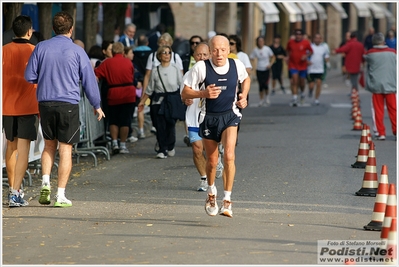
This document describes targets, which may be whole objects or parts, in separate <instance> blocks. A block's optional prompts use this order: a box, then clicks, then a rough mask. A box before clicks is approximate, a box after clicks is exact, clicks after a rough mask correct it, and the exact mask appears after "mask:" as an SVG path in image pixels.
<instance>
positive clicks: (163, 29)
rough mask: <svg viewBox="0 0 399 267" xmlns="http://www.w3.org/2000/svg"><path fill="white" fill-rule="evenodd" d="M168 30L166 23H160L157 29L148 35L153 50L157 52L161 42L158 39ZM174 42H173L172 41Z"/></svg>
mask: <svg viewBox="0 0 399 267" xmlns="http://www.w3.org/2000/svg"><path fill="white" fill-rule="evenodd" d="M165 32H166V27H165V25H164V24H162V23H159V24H158V25H157V26H156V27H155V31H152V32H150V34H149V35H148V42H149V44H148V46H149V47H150V48H151V50H152V51H153V52H154V53H156V52H157V50H158V47H159V45H160V44H159V42H158V39H159V38H160V37H161V36H162V34H164V33H165ZM172 43H173V42H172Z"/></svg>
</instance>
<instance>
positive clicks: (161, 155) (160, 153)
mask: <svg viewBox="0 0 399 267" xmlns="http://www.w3.org/2000/svg"><path fill="white" fill-rule="evenodd" d="M167 157H168V156H166V155H165V154H164V153H162V152H159V153H158V154H157V158H159V159H166V158H167Z"/></svg>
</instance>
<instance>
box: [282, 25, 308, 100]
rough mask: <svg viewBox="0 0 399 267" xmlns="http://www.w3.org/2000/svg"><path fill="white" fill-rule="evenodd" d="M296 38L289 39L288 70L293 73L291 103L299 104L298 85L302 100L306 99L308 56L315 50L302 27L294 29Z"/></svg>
mask: <svg viewBox="0 0 399 267" xmlns="http://www.w3.org/2000/svg"><path fill="white" fill-rule="evenodd" d="M294 35H295V37H294V39H291V40H289V41H288V44H287V49H286V50H287V55H288V70H289V72H290V74H291V78H292V84H291V91H292V102H291V105H292V106H293V107H296V106H297V105H298V87H299V89H300V91H301V102H303V100H304V99H305V94H304V91H305V78H306V76H307V68H308V58H309V57H310V56H311V55H312V53H313V50H312V46H311V45H310V42H309V41H308V40H307V39H305V38H304V37H303V35H304V34H303V31H302V29H296V30H295V31H294Z"/></svg>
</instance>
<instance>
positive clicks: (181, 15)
mask: <svg viewBox="0 0 399 267" xmlns="http://www.w3.org/2000/svg"><path fill="white" fill-rule="evenodd" d="M169 5H170V8H171V9H172V12H173V15H174V19H175V33H176V35H177V34H180V35H181V36H182V37H183V38H185V39H189V38H190V37H191V36H192V35H199V36H201V37H202V38H204V39H206V38H207V34H208V31H210V30H214V29H213V25H214V23H212V20H213V16H212V14H213V13H211V12H209V10H211V11H212V10H213V6H214V4H213V3H190V2H187V3H178V2H171V3H169Z"/></svg>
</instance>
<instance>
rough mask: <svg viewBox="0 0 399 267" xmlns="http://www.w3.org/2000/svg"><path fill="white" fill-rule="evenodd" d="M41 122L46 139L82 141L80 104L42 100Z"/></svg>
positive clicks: (64, 141) (69, 141) (40, 107)
mask: <svg viewBox="0 0 399 267" xmlns="http://www.w3.org/2000/svg"><path fill="white" fill-rule="evenodd" d="M39 111H40V124H41V126H42V132H43V137H44V139H47V140H54V139H56V140H58V141H59V142H62V143H67V144H74V143H78V142H79V141H80V121H79V105H78V104H71V103H66V102H56V101H51V102H40V103H39Z"/></svg>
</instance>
